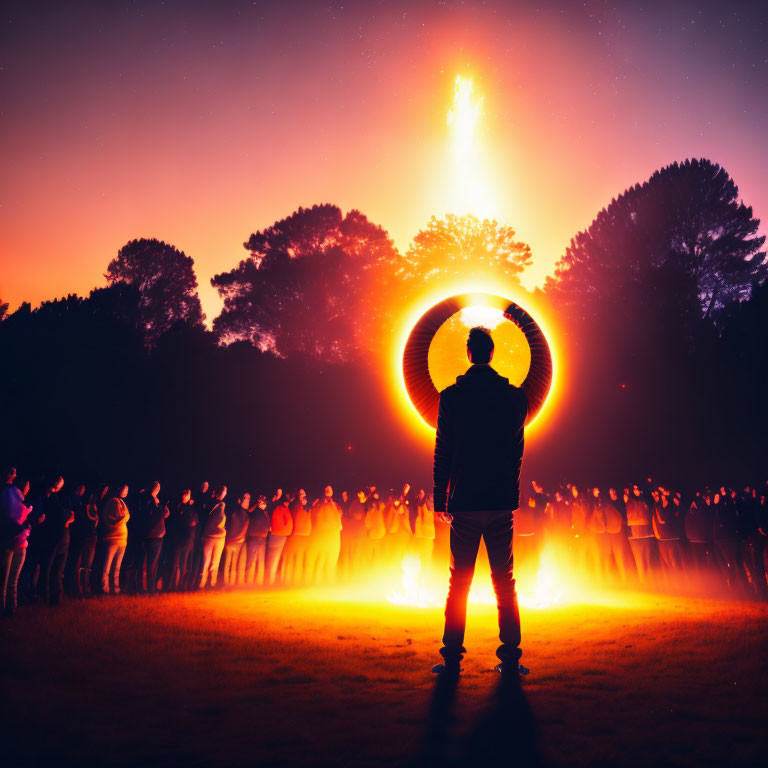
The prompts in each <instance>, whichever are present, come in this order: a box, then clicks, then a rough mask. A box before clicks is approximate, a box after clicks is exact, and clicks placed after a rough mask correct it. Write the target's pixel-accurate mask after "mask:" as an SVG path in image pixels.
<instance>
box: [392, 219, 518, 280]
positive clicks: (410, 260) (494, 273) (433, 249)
mask: <svg viewBox="0 0 768 768" xmlns="http://www.w3.org/2000/svg"><path fill="white" fill-rule="evenodd" d="M530 264H531V249H530V247H529V246H528V245H526V243H523V242H520V241H518V240H516V239H515V230H514V229H512V227H507V226H503V225H501V224H499V223H498V222H497V221H496V220H489V219H482V220H480V219H478V218H477V216H471V215H470V216H456V215H454V214H452V213H449V214H448V215H447V216H445V217H444V218H441V219H439V218H437V217H436V216H433V217H432V218H431V219H430V220H429V224H428V225H427V227H426V229H423V230H421V231H420V232H419V233H418V234H417V235H416V236H415V237H414V238H413V242H412V243H411V247H410V248H409V249H408V252H407V253H406V255H405V259H404V260H403V262H402V264H401V265H400V267H399V272H398V276H399V278H400V279H401V280H402V281H403V282H404V283H405V284H415V285H423V284H424V282H425V281H438V280H439V281H445V280H447V279H450V278H453V277H462V276H468V275H469V274H473V275H478V274H480V275H486V276H488V277H494V278H498V277H500V276H502V275H503V276H504V277H506V278H507V279H509V280H512V281H513V282H516V283H519V282H520V278H519V275H520V273H521V272H522V271H523V270H524V269H525V268H526V267H528V266H530Z"/></svg>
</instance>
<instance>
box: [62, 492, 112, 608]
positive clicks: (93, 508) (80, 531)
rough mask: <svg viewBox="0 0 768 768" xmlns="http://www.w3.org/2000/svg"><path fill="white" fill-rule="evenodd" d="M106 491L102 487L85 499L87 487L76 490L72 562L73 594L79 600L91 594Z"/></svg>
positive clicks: (73, 504) (73, 505)
mask: <svg viewBox="0 0 768 768" xmlns="http://www.w3.org/2000/svg"><path fill="white" fill-rule="evenodd" d="M107 490H108V488H107V486H106V485H102V486H100V487H99V489H98V490H97V491H95V492H94V493H92V494H91V495H90V496H89V497H86V493H85V485H84V484H82V483H80V485H78V486H77V488H75V494H74V499H73V502H72V507H73V511H74V513H75V522H74V523H73V524H72V543H71V545H70V549H71V555H70V560H71V562H72V594H73V595H75V596H76V597H84V596H85V595H90V594H91V586H92V584H91V568H92V567H93V558H94V556H95V555H96V542H97V540H98V536H97V528H98V525H99V511H98V508H99V505H100V504H101V500H102V498H103V497H104V496H105V495H106V493H107Z"/></svg>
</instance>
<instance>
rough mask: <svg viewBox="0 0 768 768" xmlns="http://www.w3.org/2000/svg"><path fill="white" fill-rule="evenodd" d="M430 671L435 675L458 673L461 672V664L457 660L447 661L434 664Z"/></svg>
mask: <svg viewBox="0 0 768 768" xmlns="http://www.w3.org/2000/svg"><path fill="white" fill-rule="evenodd" d="M432 672H433V673H434V674H436V675H458V674H459V673H460V672H461V665H460V664H459V662H458V661H447V662H445V663H444V664H435V666H434V667H432Z"/></svg>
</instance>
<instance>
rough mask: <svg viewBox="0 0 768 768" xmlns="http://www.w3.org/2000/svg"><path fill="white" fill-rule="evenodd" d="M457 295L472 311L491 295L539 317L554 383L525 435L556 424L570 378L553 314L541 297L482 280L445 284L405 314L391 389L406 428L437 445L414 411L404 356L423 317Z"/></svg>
mask: <svg viewBox="0 0 768 768" xmlns="http://www.w3.org/2000/svg"><path fill="white" fill-rule="evenodd" d="M457 294H464V295H466V294H470V300H469V302H468V303H469V304H470V305H471V306H472V307H481V308H482V307H484V306H485V305H486V300H485V298H484V296H486V295H488V294H491V295H504V296H507V297H508V298H510V299H511V300H512V301H514V302H515V303H517V304H519V305H520V306H521V307H524V308H525V309H526V310H530V312H531V313H532V314H533V315H534V316H535V318H536V322H537V323H538V325H539V326H540V328H541V330H542V331H543V333H544V335H545V336H546V338H547V342H548V344H549V348H550V352H551V355H552V383H551V385H550V389H549V395H548V396H547V402H546V406H545V407H544V408H543V409H542V410H541V411H539V413H538V415H537V416H536V418H535V419H533V420H532V421H531V422H529V423H528V424H527V425H526V430H525V431H526V436H530V435H531V434H535V433H537V432H539V431H541V430H542V429H543V426H544V425H545V424H548V423H550V422H551V421H552V418H553V415H554V414H556V413H557V411H558V406H559V404H560V401H561V394H562V392H563V390H564V385H563V382H564V379H565V375H566V358H565V356H564V354H563V352H562V349H561V346H560V343H559V340H560V336H561V335H560V334H559V333H558V332H557V326H556V324H555V319H554V317H553V314H552V312H551V310H550V308H549V306H548V305H547V304H546V303H544V302H543V301H542V300H541V299H540V297H537V296H535V295H531V294H525V292H522V291H521V290H520V288H519V286H511V285H509V284H504V283H503V282H502V281H492V280H478V279H477V278H475V279H472V278H469V279H457V280H455V281H452V282H450V283H446V284H444V285H443V286H442V287H439V288H433V289H432V290H430V291H428V292H425V293H424V295H422V296H421V297H420V298H418V299H417V300H415V301H414V303H413V304H412V305H410V306H409V307H405V308H404V310H403V312H402V315H401V319H400V324H399V327H398V328H397V331H396V333H394V334H393V336H392V344H391V346H390V355H389V359H390V376H389V379H390V385H389V387H388V389H389V393H390V397H391V399H392V402H393V405H394V407H395V410H396V412H397V413H398V414H399V416H400V418H401V420H402V422H403V424H404V426H406V427H407V428H408V429H409V431H410V432H411V434H413V435H414V437H416V438H417V439H419V440H422V441H424V442H425V443H434V439H435V431H434V428H433V427H432V426H431V425H430V424H429V423H428V422H426V421H425V420H424V419H423V418H422V416H421V414H420V413H419V412H418V410H417V409H416V408H415V407H414V405H413V403H412V401H411V398H410V396H409V394H408V390H407V389H406V385H405V379H404V377H403V353H404V351H405V346H406V343H407V341H408V337H409V335H410V333H411V331H412V329H413V327H414V326H415V325H416V323H417V322H418V321H419V319H420V318H421V316H422V315H423V314H424V313H425V312H427V311H428V310H429V309H430V308H431V307H433V306H434V305H436V304H439V303H440V302H442V301H444V300H445V299H447V298H449V297H450V296H454V295H457ZM475 316H477V315H475ZM470 317H471V315H470ZM466 367H467V368H468V367H469V362H467V363H466Z"/></svg>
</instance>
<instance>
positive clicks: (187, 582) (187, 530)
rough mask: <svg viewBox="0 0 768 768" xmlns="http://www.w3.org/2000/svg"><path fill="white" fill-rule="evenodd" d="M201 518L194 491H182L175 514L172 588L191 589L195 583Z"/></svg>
mask: <svg viewBox="0 0 768 768" xmlns="http://www.w3.org/2000/svg"><path fill="white" fill-rule="evenodd" d="M198 524H199V520H198V514H197V508H196V506H195V503H194V501H193V500H192V491H191V490H190V489H189V488H186V489H185V490H184V491H182V494H181V498H180V499H179V503H178V504H177V505H176V510H175V511H174V515H173V533H172V546H173V555H172V557H171V577H170V585H169V586H170V588H171V589H190V588H191V587H192V586H193V583H194V573H195V571H194V568H193V565H194V562H193V561H194V557H193V556H194V550H195V535H196V533H197V528H198Z"/></svg>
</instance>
